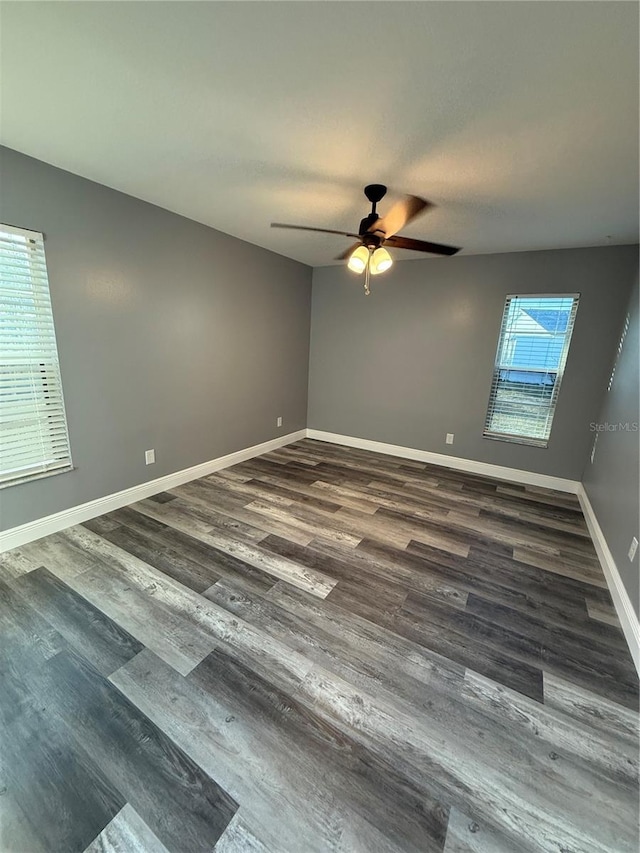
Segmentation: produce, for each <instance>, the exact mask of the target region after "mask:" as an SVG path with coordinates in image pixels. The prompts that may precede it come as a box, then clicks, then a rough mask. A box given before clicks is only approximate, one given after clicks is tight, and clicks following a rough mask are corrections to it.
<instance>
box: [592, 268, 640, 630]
mask: <svg viewBox="0 0 640 853" xmlns="http://www.w3.org/2000/svg"><path fill="white" fill-rule="evenodd" d="M639 298H640V296H639V293H638V284H637V283H636V286H635V288H634V290H633V293H632V295H631V300H630V302H629V308H628V317H629V328H628V331H627V333H626V335H625V339H624V344H623V348H622V350H621V352H620V355H619V358H618V360H617V363H616V364H615V373H614V375H613V382H612V384H611V390H610V391H608V392H606V394H605V398H604V402H603V405H602V409H601V410H600V414H599V415H598V418H597V423H598V424H600V425H605V424H609V425H610V426H613V427H615V429H614V430H611V429H608V430H603V431H600V432H599V433H598V442H597V444H596V451H595V455H594V459H593V463H591V462H588V463H587V466H586V468H585V471H584V478H583V481H584V487H585V489H586V492H587V495H588V497H589V500H590V501H591V505H592V506H593V509H594V511H595V514H596V516H597V518H598V522H599V523H600V526H601V527H602V532H603V533H604V535H605V538H606V540H607V544H608V545H609V548H610V549H611V553H612V554H613V558H614V560H615V562H616V566H617V567H618V570H619V572H620V577H621V578H622V581H623V583H624V585H625V587H626V590H627V592H628V593H629V597H630V599H631V601H632V602H633V606H634V607H635V610H636V613H640V602H639V598H640V584H639V582H638V579H639V571H638V559H639V558H640V551H637V552H636V556H635V558H634V560H633V562H632V563H631V562H629V557H628V554H627V552H628V551H629V546H630V545H631V539H632V538H633V537H634V536H635V537H636V538H640V532H639V528H640V501H639V493H640V478H639V474H638V469H639V467H640V458H639V457H640V453H639V438H640V436H639V433H638V432H634V431H633V424H636V429H637V424H638V422H639V421H640V416H639V412H638V409H639V407H640V403H639V400H638V383H639V381H640V377H639V376H638V368H639V365H640V351H639V346H638V322H639V320H638V313H639V312H638V300H639ZM619 424H629V427H630V431H626V430H623V429H622V430H621V429H620V428H619ZM593 437H594V436H593V434H592V436H591V440H592V441H593Z"/></svg>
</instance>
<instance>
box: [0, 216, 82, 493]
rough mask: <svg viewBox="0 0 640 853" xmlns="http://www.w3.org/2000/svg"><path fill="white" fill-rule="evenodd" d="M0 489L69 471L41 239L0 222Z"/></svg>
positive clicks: (56, 353)
mask: <svg viewBox="0 0 640 853" xmlns="http://www.w3.org/2000/svg"><path fill="white" fill-rule="evenodd" d="M0 431H1V432H0V436H1V437H0V487H6V486H11V485H14V484H15V483H21V482H23V481H25V480H29V479H32V478H34V477H42V476H45V475H48V474H53V473H59V472H60V471H66V470H69V469H70V468H71V453H70V450H69V437H68V435H67V421H66V417H65V412H64V400H63V397H62V383H61V381H60V367H59V365H58V351H57V348H56V335H55V329H54V327H53V314H52V311H51V298H50V296H49V282H48V279H47V267H46V263H45V256H44V238H43V236H42V234H39V233H37V232H35V231H25V230H23V229H21V228H13V227H11V226H9V225H0Z"/></svg>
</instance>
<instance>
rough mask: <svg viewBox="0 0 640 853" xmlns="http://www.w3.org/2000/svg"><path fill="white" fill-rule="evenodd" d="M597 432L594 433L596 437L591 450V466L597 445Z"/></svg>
mask: <svg viewBox="0 0 640 853" xmlns="http://www.w3.org/2000/svg"><path fill="white" fill-rule="evenodd" d="M599 435H600V433H599V432H597V433H596V437H595V438H594V439H593V447H592V448H591V464H592V465H593V460H594V459H595V458H596V446H597V444H598V436H599Z"/></svg>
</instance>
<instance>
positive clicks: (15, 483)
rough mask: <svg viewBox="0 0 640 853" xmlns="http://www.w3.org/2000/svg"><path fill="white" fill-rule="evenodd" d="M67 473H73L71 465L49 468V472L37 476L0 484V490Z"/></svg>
mask: <svg viewBox="0 0 640 853" xmlns="http://www.w3.org/2000/svg"><path fill="white" fill-rule="evenodd" d="M69 471H75V468H74V466H73V465H65V466H64V467H61V468H51V469H50V470H49V471H39V472H38V473H37V474H24V475H23V476H21V477H16V478H15V479H13V480H5V481H4V482H0V489H8V488H9V487H10V486H19V485H21V484H22V483H30V482H31V481H32V480H42V479H44V478H45V477H54V476H55V475H56V474H67V473H68V472H69Z"/></svg>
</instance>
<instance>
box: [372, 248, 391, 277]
mask: <svg viewBox="0 0 640 853" xmlns="http://www.w3.org/2000/svg"><path fill="white" fill-rule="evenodd" d="M392 264H393V258H392V257H391V255H390V254H389V252H387V250H386V249H383V248H382V247H380V248H379V249H376V250H375V252H374V253H373V254H372V255H371V261H370V262H369V270H370V271H371V275H379V274H380V273H381V272H386V271H387V270H388V269H389V268H390V267H391V266H392Z"/></svg>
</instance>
